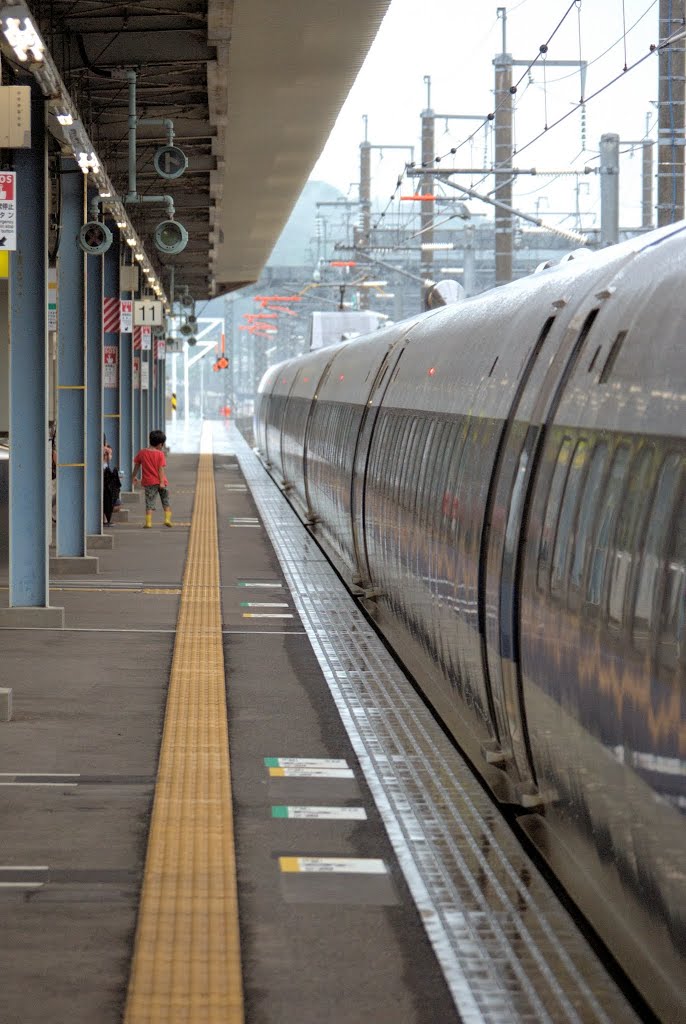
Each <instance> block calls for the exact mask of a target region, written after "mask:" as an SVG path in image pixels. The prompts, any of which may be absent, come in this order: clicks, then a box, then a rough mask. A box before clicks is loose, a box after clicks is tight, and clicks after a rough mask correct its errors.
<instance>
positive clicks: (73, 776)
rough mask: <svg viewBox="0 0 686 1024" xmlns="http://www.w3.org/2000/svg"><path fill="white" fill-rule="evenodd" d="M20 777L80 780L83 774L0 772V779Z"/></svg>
mask: <svg viewBox="0 0 686 1024" xmlns="http://www.w3.org/2000/svg"><path fill="white" fill-rule="evenodd" d="M17 775H20V776H21V778H22V779H31V778H40V779H80V778H81V772H0V779H16V777H17Z"/></svg>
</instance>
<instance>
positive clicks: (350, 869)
mask: <svg viewBox="0 0 686 1024" xmlns="http://www.w3.org/2000/svg"><path fill="white" fill-rule="evenodd" d="M279 867H280V868H281V870H282V871H283V872H288V873H291V872H310V873H311V874H338V873H342V874H346V875H353V874H355V875H385V874H387V873H388V869H387V867H386V865H385V864H384V862H383V861H382V860H377V859H376V858H374V857H279Z"/></svg>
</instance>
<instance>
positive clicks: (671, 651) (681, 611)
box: [657, 465, 686, 671]
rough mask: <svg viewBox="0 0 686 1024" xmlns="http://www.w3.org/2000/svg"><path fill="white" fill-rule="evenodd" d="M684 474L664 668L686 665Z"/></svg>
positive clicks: (661, 652)
mask: <svg viewBox="0 0 686 1024" xmlns="http://www.w3.org/2000/svg"><path fill="white" fill-rule="evenodd" d="M684 489H685V487H684V472H683V465H682V473H681V492H682V493H681V496H680V497H677V501H676V510H677V514H676V517H675V522H674V525H673V528H672V530H671V531H670V544H669V548H668V550H667V558H666V561H665V576H664V589H663V591H662V602H661V608H660V620H659V623H658V634H657V636H658V641H657V660H658V665H659V666H660V668H662V669H667V670H669V671H674V670H675V669H676V668H677V667H678V665H679V663H680V662H681V663H682V664H684V665H686V649H685V645H686V509H685V508H684V502H685V501H686V493H684Z"/></svg>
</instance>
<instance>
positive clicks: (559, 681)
mask: <svg viewBox="0 0 686 1024" xmlns="http://www.w3.org/2000/svg"><path fill="white" fill-rule="evenodd" d="M255 436H256V441H257V445H258V449H259V451H260V453H261V455H262V458H263V460H264V461H265V463H266V465H267V466H268V467H269V469H270V471H271V473H272V475H273V476H274V477H275V479H276V480H277V482H278V483H279V484H280V485H282V486H284V487H286V488H287V490H288V494H289V497H290V499H291V501H292V502H293V504H294V506H295V507H296V509H297V510H298V511H299V513H300V514H301V516H302V518H303V519H305V520H307V521H309V522H310V523H311V524H314V525H313V530H314V533H315V536H316V537H317V538H318V540H319V542H320V543H321V545H322V547H323V548H324V550H325V551H326V552H327V553H328V555H329V557H330V558H331V560H332V561H333V562H334V564H335V565H336V567H337V568H338V570H339V571H340V572H341V574H342V575H343V577H344V578H345V579H346V580H347V581H348V582H349V583H350V584H351V585H353V586H354V587H355V588H356V593H358V594H359V593H364V594H365V595H366V596H367V598H368V600H367V603H366V607H367V608H368V609H369V610H370V612H371V614H372V615H373V617H374V619H375V621H376V623H377V626H378V628H379V630H380V631H381V632H382V634H383V635H384V636H385V637H386V639H387V640H388V641H389V643H390V644H391V645H392V646H393V648H394V650H395V651H396V652H397V654H398V656H399V658H400V659H401V660H402V662H403V663H404V664H405V665H406V667H407V669H408V671H409V672H410V673H411V675H412V676H413V678H414V679H415V681H416V683H417V685H418V686H419V687H420V689H421V690H422V691H423V693H424V694H425V696H426V699H427V700H428V701H429V702H430V703H431V704H432V705H433V707H434V708H435V709H436V711H437V712H438V714H439V715H440V716H441V718H442V720H443V721H444V723H445V724H446V726H447V727H448V729H450V731H451V732H452V734H453V735H454V737H455V739H456V741H457V743H458V744H459V745H460V747H461V748H462V750H463V751H464V752H465V753H466V754H467V755H468V756H469V758H470V759H471V762H472V764H473V765H474V766H475V768H476V770H477V771H479V772H480V774H481V775H482V776H483V778H484V780H485V782H486V783H487V784H488V786H489V787H490V789H491V791H492V792H493V795H494V796H495V798H496V799H497V800H499V801H501V802H503V803H507V804H510V805H514V806H515V807H516V808H518V809H519V816H518V823H519V826H520V827H521V828H522V829H524V830H525V831H526V832H527V834H528V835H529V836H530V837H531V839H532V840H533V842H534V843H535V845H536V846H537V848H538V849H539V850H540V852H541V853H542V855H543V856H544V857H545V858H546V859H547V861H548V862H549V864H550V865H551V867H552V870H553V871H554V873H555V875H556V876H557V877H558V878H559V880H560V882H561V884H562V885H563V887H564V888H565V890H566V891H567V892H568V893H569V895H570V896H571V898H572V899H573V900H574V901H575V902H576V904H577V906H578V907H579V908H580V909H581V910H582V912H583V913H584V914H585V915H586V917H587V918H588V919H589V920H590V921H591V922H592V924H593V926H594V927H595V929H596V930H597V932H598V933H599V934H600V936H601V937H602V939H603V940H604V942H605V944H606V945H607V947H608V948H609V949H610V951H611V952H612V954H613V955H614V956H615V958H616V959H617V961H618V962H619V963H620V964H621V965H622V966H623V967H624V969H625V971H626V973H627V975H628V976H629V977H630V978H631V980H632V981H633V983H634V984H635V985H636V987H637V989H638V990H639V991H640V993H641V994H642V996H643V997H644V999H645V1000H646V1002H647V1003H648V1005H649V1006H650V1007H651V1009H652V1010H653V1012H654V1013H655V1015H656V1016H657V1017H658V1018H659V1019H661V1020H663V1021H669V1022H674V1024H676V1022H677V1021H680V1022H683V1021H684V1020H686V984H685V979H686V725H685V723H684V708H685V707H686V223H683V222H682V223H680V224H676V225H672V226H670V227H668V228H663V229H660V230H659V231H655V232H652V233H650V234H647V235H643V236H642V237H640V238H637V239H634V240H632V241H630V242H627V243H624V244H622V245H618V246H614V247H612V248H610V249H606V250H604V251H602V252H601V253H597V254H595V255H593V256H592V257H591V258H589V259H586V260H583V261H576V260H575V261H573V262H568V263H565V264H564V265H563V266H560V267H558V268H552V269H549V270H545V271H543V272H542V273H539V274H535V275H532V276H531V277H529V278H526V279H524V280H521V281H517V282H515V283H513V284H511V285H508V286H506V287H504V288H499V289H496V290H494V291H491V292H488V293H485V294H483V295H479V296H477V297H475V298H472V299H469V300H467V301H465V302H462V303H460V304H458V305H454V306H449V307H444V308H442V309H439V310H435V311H433V312H430V313H427V314H424V315H422V316H419V317H416V318H415V319H411V320H407V321H405V322H403V323H399V324H395V325H393V326H391V327H389V328H385V329H384V330H381V331H378V332H376V333H375V334H373V335H371V336H368V337H366V338H363V339H360V340H357V341H354V342H351V343H347V344H343V345H337V346H334V347H331V348H327V349H322V350H319V351H316V352H312V353H310V354H309V355H306V356H302V357H300V358H298V359H293V360H290V361H288V362H285V363H281V364H280V365H278V366H274V367H272V368H271V369H270V370H269V371H268V372H267V374H266V375H265V377H264V379H263V381H262V383H261V386H260V394H259V400H258V404H257V409H256V416H255Z"/></svg>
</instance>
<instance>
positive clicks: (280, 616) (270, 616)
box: [243, 612, 293, 619]
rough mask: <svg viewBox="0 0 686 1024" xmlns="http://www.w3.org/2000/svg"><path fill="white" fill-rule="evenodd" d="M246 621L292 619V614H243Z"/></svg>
mask: <svg viewBox="0 0 686 1024" xmlns="http://www.w3.org/2000/svg"><path fill="white" fill-rule="evenodd" d="M243 618H244V619H292V618H293V613H292V612H243Z"/></svg>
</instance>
